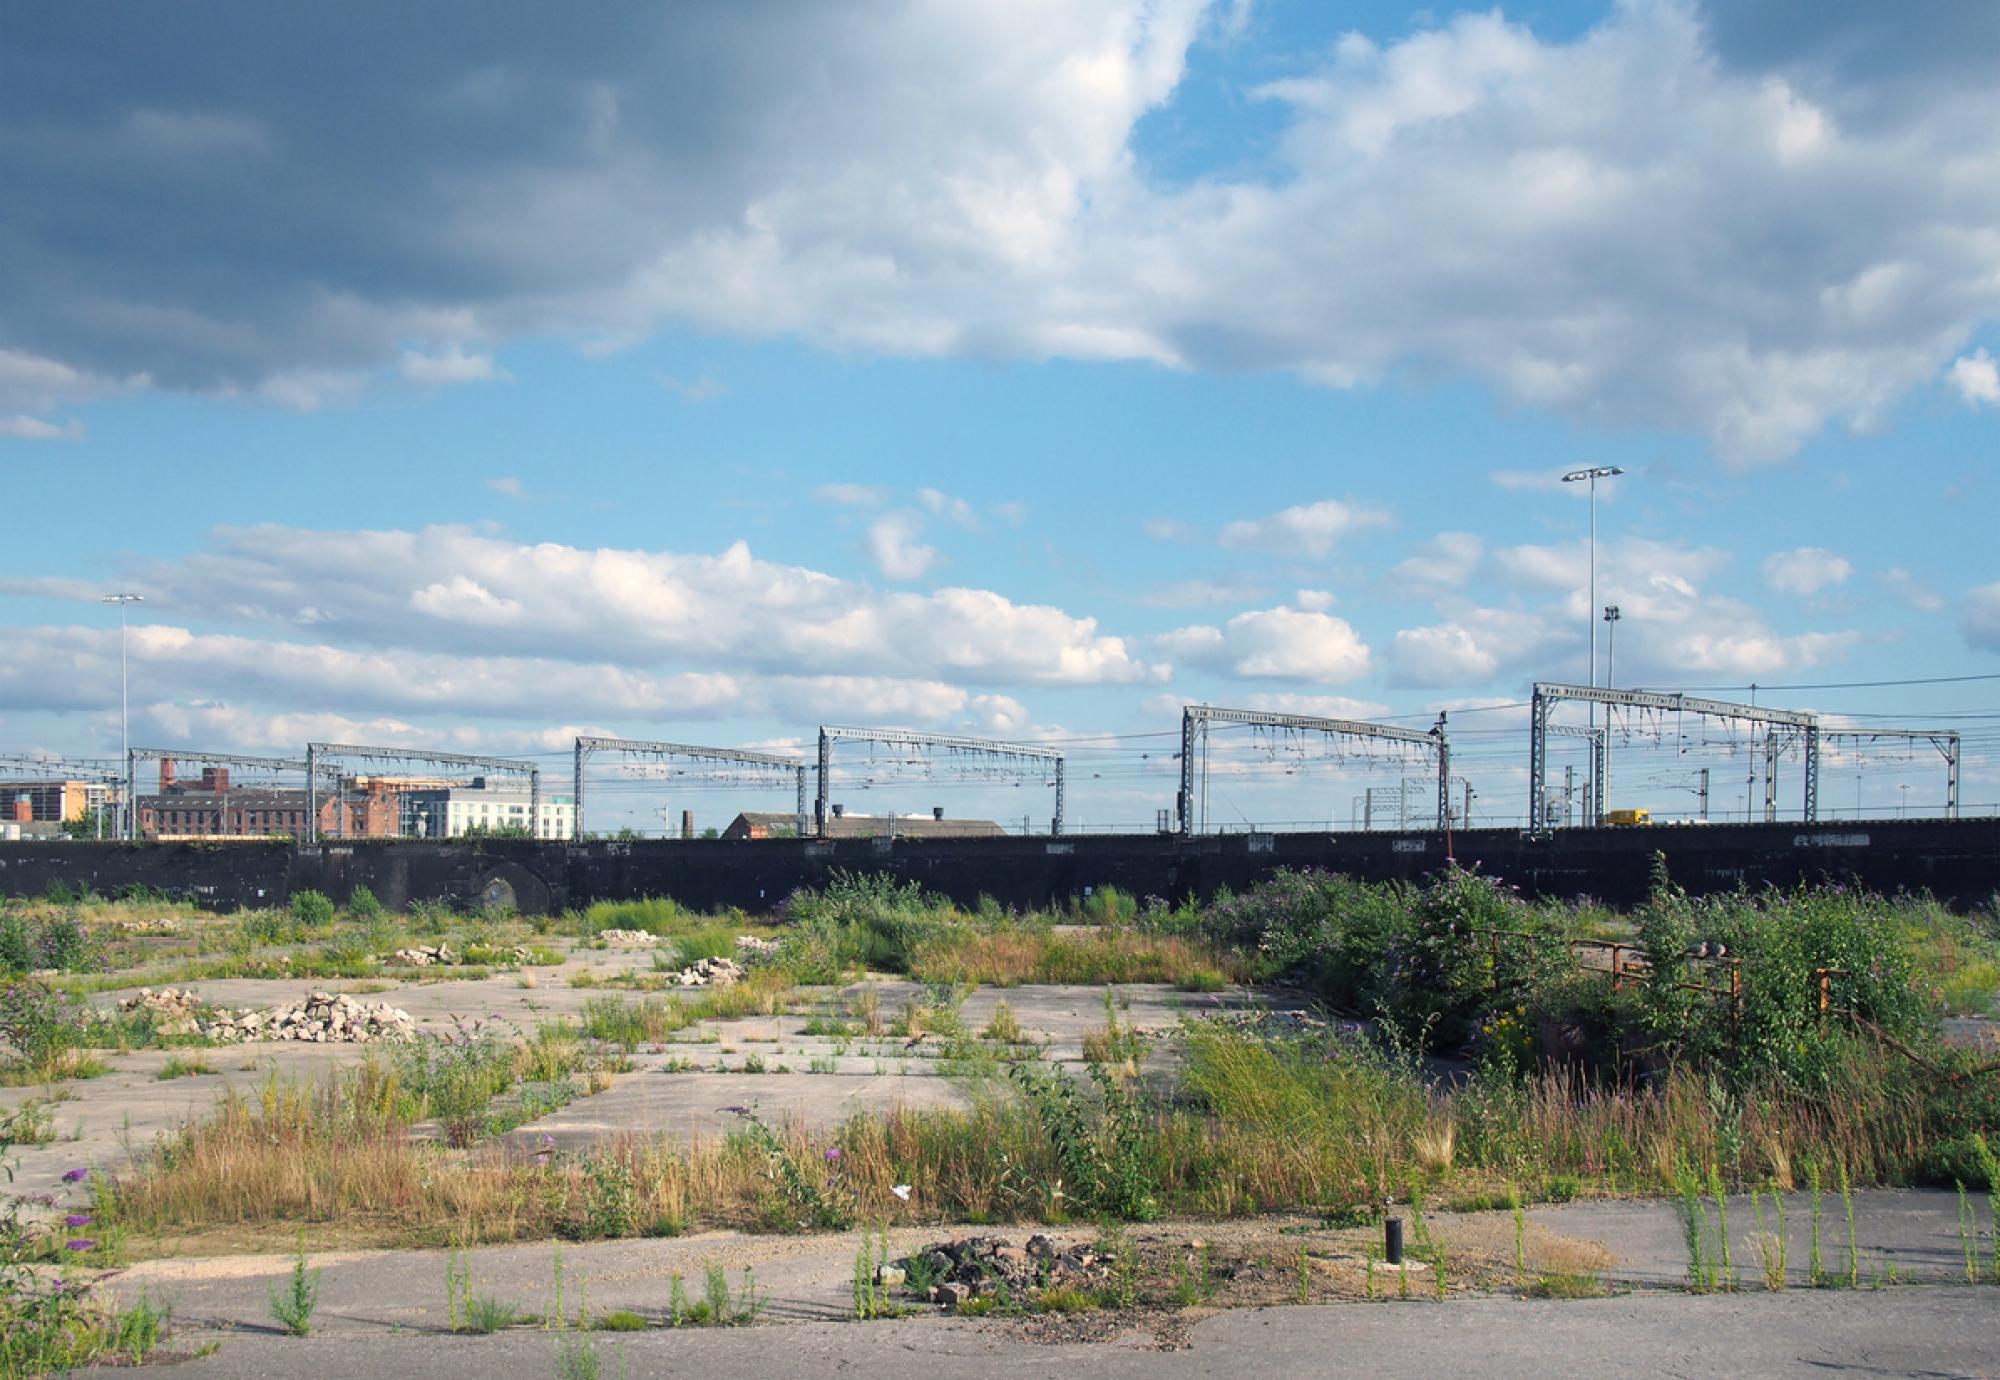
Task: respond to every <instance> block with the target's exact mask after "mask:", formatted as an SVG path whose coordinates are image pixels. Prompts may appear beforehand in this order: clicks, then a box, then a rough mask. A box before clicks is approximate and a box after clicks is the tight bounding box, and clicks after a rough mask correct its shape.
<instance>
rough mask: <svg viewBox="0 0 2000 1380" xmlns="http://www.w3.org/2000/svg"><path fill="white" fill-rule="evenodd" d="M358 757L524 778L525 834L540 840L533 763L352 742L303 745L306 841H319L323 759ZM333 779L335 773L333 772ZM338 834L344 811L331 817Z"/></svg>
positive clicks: (538, 777)
mask: <svg viewBox="0 0 2000 1380" xmlns="http://www.w3.org/2000/svg"><path fill="white" fill-rule="evenodd" d="M329 757H331V758H338V759H342V760H345V759H349V758H358V759H360V760H361V761H364V762H424V763H429V764H431V765H433V766H446V767H482V768H484V769H486V770H487V771H504V772H513V773H515V774H516V775H520V776H525V777H527V778H528V833H529V834H530V835H531V836H533V837H535V838H540V837H541V832H542V769H541V768H540V767H538V766H536V765H535V764H534V763H533V762H521V761H517V760H515V759H514V758H511V757H471V756H467V755H466V754H465V753H462V752H433V751H431V750H430V749H429V748H396V747H357V746H355V745H354V744H352V743H307V744H306V760H305V768H306V842H307V843H318V842H319V778H320V773H321V772H322V771H324V770H326V769H327V762H326V759H327V758H329ZM336 779H338V773H337V770H336ZM334 824H335V826H336V827H337V828H338V829H339V830H340V831H341V832H343V833H344V832H345V831H346V828H347V811H346V810H344V809H343V810H339V811H337V812H336V813H335V815H334Z"/></svg>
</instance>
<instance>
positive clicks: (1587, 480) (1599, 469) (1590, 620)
mask: <svg viewBox="0 0 2000 1380" xmlns="http://www.w3.org/2000/svg"><path fill="white" fill-rule="evenodd" d="M1623 473H1625V471H1624V470H1623V469H1621V468H1619V467H1618V466H1617V465H1588V466H1585V467H1584V468H1583V469H1580V470H1571V471H1570V472H1569V473H1568V474H1566V475H1564V476H1563V483H1565V484H1588V485H1590V598H1589V602H1588V603H1586V604H1585V605H1584V606H1583V607H1584V615H1583V616H1584V619H1585V623H1586V626H1588V627H1589V629H1590V684H1591V686H1592V688H1593V689H1594V688H1595V687H1596V685H1597V615H1595V614H1593V613H1591V612H1590V610H1592V609H1594V608H1596V607H1597V481H1598V480H1600V479H1615V478H1617V477H1618V476H1619V475H1621V474H1623ZM1590 726H1591V727H1592V728H1596V727H1597V703H1596V701H1594V700H1593V701H1592V702H1591V705H1590ZM1590 795H1591V813H1592V814H1594V815H1596V816H1597V818H1596V819H1594V820H1592V821H1591V823H1592V824H1600V823H1602V822H1603V820H1604V785H1603V783H1602V782H1599V781H1593V782H1591V783H1590Z"/></svg>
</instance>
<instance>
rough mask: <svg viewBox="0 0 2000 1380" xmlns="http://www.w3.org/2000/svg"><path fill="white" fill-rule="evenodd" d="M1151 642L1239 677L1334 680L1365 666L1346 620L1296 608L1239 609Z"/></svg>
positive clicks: (1364, 653)
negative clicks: (1219, 622)
mask: <svg viewBox="0 0 2000 1380" xmlns="http://www.w3.org/2000/svg"><path fill="white" fill-rule="evenodd" d="M1155 640H1156V641H1157V642H1158V644H1159V645H1160V647H1161V648H1162V649H1163V650H1165V651H1167V652H1169V653H1170V654H1172V655H1175V656H1179V657H1184V658H1185V659H1186V660H1188V661H1189V662H1192V663H1193V664H1195V665H1197V666H1204V667H1208V668H1210V669H1214V670H1219V671H1222V672H1224V673H1225V674H1228V675H1231V676H1235V677H1237V678H1238V679H1242V680H1306V681H1319V682H1326V683H1339V682H1342V681H1350V680H1355V679H1358V678H1359V677H1361V676H1363V675H1365V674H1367V672H1368V669H1369V653H1368V645H1367V644H1366V643H1365V642H1363V641H1362V640H1361V637H1360V635H1359V634H1358V633H1356V632H1355V631H1354V628H1353V627H1352V625H1350V624H1349V623H1348V622H1347V620H1346V619H1344V618H1335V617H1333V616H1332V615H1331V614H1325V613H1313V612H1309V611H1306V610H1302V609H1290V608H1274V609H1259V610H1254V611H1251V612H1248V613H1239V614H1237V615H1236V616H1235V617H1234V618H1232V619H1230V620H1229V621H1228V622H1227V623H1225V624H1224V625H1223V626H1222V627H1219V628H1217V627H1209V626H1204V625H1196V626H1192V627H1186V628H1179V629H1176V630H1175V631H1173V632H1170V633H1163V634H1161V635H1160V637H1158V638H1157V639H1155Z"/></svg>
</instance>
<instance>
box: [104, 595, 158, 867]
mask: <svg viewBox="0 0 2000 1380" xmlns="http://www.w3.org/2000/svg"><path fill="white" fill-rule="evenodd" d="M145 601H146V596H145V595H143V594H107V595H105V596H104V597H103V598H102V599H99V600H98V601H97V602H98V603H100V604H116V605H118V749H119V751H120V752H121V753H122V754H124V755H125V756H127V757H129V756H131V753H132V694H131V681H130V680H129V679H128V677H127V674H126V661H125V608H126V605H128V604H142V603H144V602H145ZM125 796H126V798H125V800H124V801H123V802H122V804H121V806H120V815H121V823H122V825H123V827H122V828H121V829H120V830H119V832H120V834H121V835H122V836H123V837H125V838H128V839H129V838H131V837H133V833H134V830H133V827H132V826H133V825H134V823H136V821H137V816H136V815H135V813H134V811H133V809H132V799H131V796H132V792H131V790H130V788H129V782H128V789H127V790H126V792H125Z"/></svg>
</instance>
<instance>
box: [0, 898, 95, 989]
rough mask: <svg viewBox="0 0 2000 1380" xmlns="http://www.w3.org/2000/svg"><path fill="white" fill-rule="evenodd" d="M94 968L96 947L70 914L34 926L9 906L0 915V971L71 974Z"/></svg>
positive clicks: (78, 920) (77, 919)
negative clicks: (36, 971) (40, 970)
mask: <svg viewBox="0 0 2000 1380" xmlns="http://www.w3.org/2000/svg"><path fill="white" fill-rule="evenodd" d="M96 966H97V945H96V944H95V943H94V942H93V941H92V940H91V937H90V932H89V931H88V930H86V929H85V928H84V927H83V921H82V920H81V919H79V918H78V917H77V915H76V914H75V912H73V911H67V910H66V911H63V912H62V913H60V914H58V915H55V916H52V917H50V918H49V919H47V920H44V921H42V922H41V923H40V924H36V923H35V922H34V921H32V920H30V919H29V918H28V917H27V916H25V915H23V914H22V913H21V912H20V911H18V910H15V909H14V908H12V907H11V906H10V907H8V908H7V909H6V910H5V911H4V912H0V972H6V973H26V972H32V971H34V970H36V969H43V968H47V969H54V970H55V971H57V972H64V973H74V972H81V971H83V970H85V969H89V968H94V967H96Z"/></svg>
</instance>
